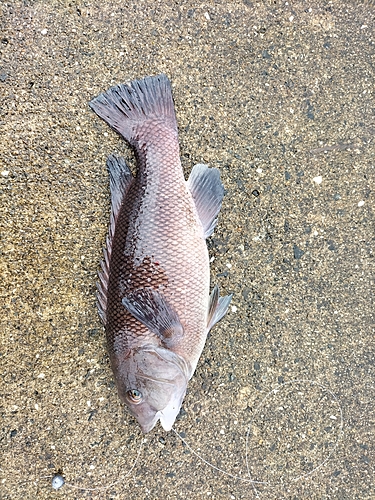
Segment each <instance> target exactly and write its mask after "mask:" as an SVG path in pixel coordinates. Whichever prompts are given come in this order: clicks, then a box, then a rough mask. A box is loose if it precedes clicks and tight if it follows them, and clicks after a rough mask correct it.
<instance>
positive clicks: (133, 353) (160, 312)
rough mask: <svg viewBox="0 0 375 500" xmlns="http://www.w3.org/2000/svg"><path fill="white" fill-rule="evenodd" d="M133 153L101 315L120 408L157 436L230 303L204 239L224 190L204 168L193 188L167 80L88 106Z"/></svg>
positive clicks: (122, 184)
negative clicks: (213, 278) (214, 280)
mask: <svg viewBox="0 0 375 500" xmlns="http://www.w3.org/2000/svg"><path fill="white" fill-rule="evenodd" d="M90 107H91V108H92V109H93V110H94V111H95V113H96V114H97V115H98V116H100V117H101V118H102V119H103V120H105V121H106V122H107V123H108V125H109V126H110V127H111V128H113V129H114V130H115V131H116V132H118V133H119V134H120V135H121V136H122V137H123V138H124V139H125V140H126V141H128V142H129V143H130V145H131V146H132V147H133V148H134V150H135V156H136V159H137V175H136V177H133V175H132V173H131V171H130V169H129V167H128V166H127V164H126V163H125V160H124V159H123V158H122V157H119V156H110V157H109V158H108V161H107V167H108V170H109V174H110V190H111V204H112V212H111V218H110V225H109V233H108V237H107V242H106V249H105V250H104V261H103V262H102V271H101V272H100V273H99V278H100V280H99V283H98V309H99V315H100V317H101V319H102V321H103V323H104V325H105V330H106V337H107V344H108V351H109V356H110V361H111V366H112V369H113V373H114V377H115V380H116V385H117V389H118V393H119V396H120V398H121V400H122V401H123V402H124V403H125V404H126V405H127V407H128V409H129V411H130V413H131V414H132V415H133V416H134V417H135V418H136V419H137V420H138V422H139V424H140V426H141V428H142V431H143V432H144V433H146V432H149V431H150V430H151V429H152V428H153V427H154V425H155V424H156V422H157V421H158V420H159V419H160V422H161V425H162V426H163V428H164V429H165V430H166V431H168V430H170V429H171V428H172V425H173V423H174V421H175V418H176V416H177V414H178V413H179V411H180V408H181V405H182V401H183V399H184V396H185V393H186V388H187V384H188V381H189V380H190V378H191V377H192V375H193V373H194V371H195V368H196V366H197V363H198V360H199V357H200V355H201V352H202V350H203V347H204V344H205V341H206V337H207V333H208V332H209V330H210V329H211V328H212V327H213V326H214V325H215V323H217V322H218V321H219V320H220V319H221V318H222V317H223V316H224V315H225V313H226V311H227V309H228V306H229V303H230V300H231V298H232V296H231V295H229V296H225V297H220V296H219V290H218V288H217V286H215V287H214V288H213V291H212V293H211V295H210V294H209V288H210V273H209V257H208V250H207V246H206V241H205V240H206V238H207V237H208V236H210V235H211V233H212V232H213V230H214V228H215V225H216V218H217V215H218V213H219V210H220V208H221V204H222V200H223V195H224V188H223V185H222V183H221V181H220V173H219V171H218V170H217V169H216V168H209V167H207V166H206V165H202V164H198V165H195V166H194V167H193V169H192V172H191V174H190V177H189V179H188V181H185V179H184V175H183V170H182V166H181V162H180V151H179V145H178V132H177V121H176V116H175V111H174V105H173V98H172V91H171V86H170V82H169V80H168V78H167V77H166V76H165V75H163V74H162V75H158V76H155V77H146V78H144V79H143V80H134V81H132V82H131V83H130V84H129V85H127V84H121V85H118V86H116V87H112V88H110V89H109V90H108V91H107V92H105V93H103V94H101V95H99V96H98V97H96V98H95V99H93V100H92V101H91V102H90Z"/></svg>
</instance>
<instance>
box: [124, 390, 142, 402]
mask: <svg viewBox="0 0 375 500" xmlns="http://www.w3.org/2000/svg"><path fill="white" fill-rule="evenodd" d="M127 394H128V398H129V399H130V401H131V402H132V403H136V404H137V403H140V402H141V401H142V393H141V392H139V391H138V390H137V389H130V391H128V392H127Z"/></svg>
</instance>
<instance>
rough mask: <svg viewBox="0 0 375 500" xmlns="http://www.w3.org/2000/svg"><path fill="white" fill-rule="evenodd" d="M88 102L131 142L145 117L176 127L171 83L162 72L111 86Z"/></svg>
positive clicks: (134, 140)
mask: <svg viewBox="0 0 375 500" xmlns="http://www.w3.org/2000/svg"><path fill="white" fill-rule="evenodd" d="M89 106H90V107H91V109H93V110H94V111H95V113H96V114H97V115H98V116H100V118H102V119H103V120H104V121H106V122H107V123H108V125H109V126H110V127H111V128H113V129H114V130H115V131H116V132H118V133H119V134H121V135H122V136H123V137H124V139H126V140H127V141H128V142H130V144H136V143H137V142H138V139H139V132H140V131H141V130H142V129H143V125H144V124H145V123H146V122H147V121H153V122H155V121H160V122H163V123H165V124H166V123H168V125H169V127H171V128H172V129H175V130H176V131H177V122H176V115H175V112H174V106H173V99H172V90H171V84H170V82H169V80H168V78H167V77H166V76H165V75H163V74H161V75H158V76H147V77H146V78H144V79H143V80H134V81H132V82H130V83H129V84H128V85H127V84H125V83H123V84H120V85H117V86H116V87H112V88H110V89H109V90H107V92H104V93H103V94H100V95H99V96H98V97H96V98H95V99H93V100H92V101H91V102H90V103H89Z"/></svg>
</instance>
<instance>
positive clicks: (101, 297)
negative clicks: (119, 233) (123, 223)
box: [97, 155, 133, 325]
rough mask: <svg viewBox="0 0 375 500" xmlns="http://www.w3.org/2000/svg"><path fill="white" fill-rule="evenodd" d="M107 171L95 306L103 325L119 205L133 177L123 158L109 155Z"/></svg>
mask: <svg viewBox="0 0 375 500" xmlns="http://www.w3.org/2000/svg"><path fill="white" fill-rule="evenodd" d="M107 168H108V171H109V184H110V190H111V216H110V220H109V228H108V234H107V240H106V248H104V249H103V253H104V260H103V261H102V262H101V263H100V264H101V267H102V270H101V271H99V273H98V275H99V281H98V282H97V289H98V293H97V306H98V312H99V316H100V318H101V320H102V322H103V324H104V325H105V323H106V309H107V289H108V280H109V263H110V260H111V253H112V241H113V236H114V234H115V227H116V221H117V217H118V214H119V211H120V207H121V204H122V203H123V201H124V198H125V196H126V193H127V192H128V189H129V187H130V185H131V183H132V181H133V175H132V173H131V171H130V169H129V167H128V166H127V164H126V162H125V160H124V158H122V157H121V156H115V155H111V156H109V157H108V160H107Z"/></svg>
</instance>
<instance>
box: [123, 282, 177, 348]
mask: <svg viewBox="0 0 375 500" xmlns="http://www.w3.org/2000/svg"><path fill="white" fill-rule="evenodd" d="M122 303H123V305H124V306H125V307H126V309H127V310H128V311H129V312H130V314H131V315H132V316H134V317H135V318H136V319H137V320H138V321H140V322H141V323H143V324H144V325H145V326H146V327H147V328H148V329H149V330H151V331H152V332H153V333H155V334H156V335H157V336H158V337H159V338H160V340H161V341H162V343H163V344H164V346H165V347H168V348H170V347H172V346H174V345H175V344H176V343H177V342H178V341H179V340H181V339H182V337H183V336H184V329H183V327H182V325H181V323H180V319H179V317H178V315H177V313H176V311H175V310H174V308H173V307H172V306H171V305H170V304H169V303H168V302H167V300H166V298H165V297H164V296H163V295H162V294H161V293H160V292H158V291H156V290H154V289H153V288H150V287H148V288H139V289H138V290H134V292H132V293H130V294H128V295H127V296H126V297H124V298H123V299H122Z"/></svg>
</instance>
